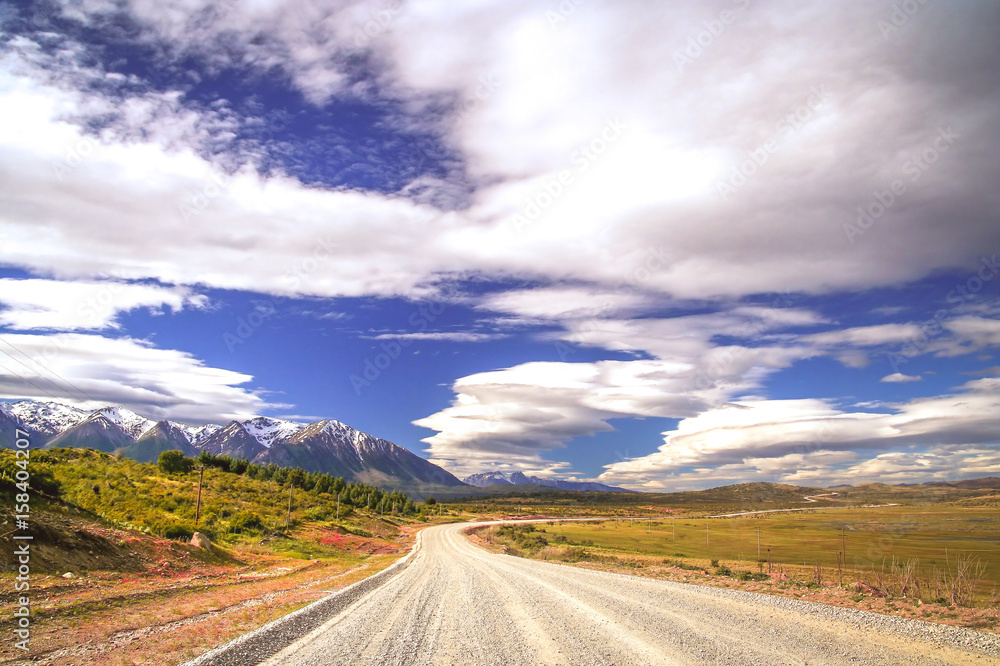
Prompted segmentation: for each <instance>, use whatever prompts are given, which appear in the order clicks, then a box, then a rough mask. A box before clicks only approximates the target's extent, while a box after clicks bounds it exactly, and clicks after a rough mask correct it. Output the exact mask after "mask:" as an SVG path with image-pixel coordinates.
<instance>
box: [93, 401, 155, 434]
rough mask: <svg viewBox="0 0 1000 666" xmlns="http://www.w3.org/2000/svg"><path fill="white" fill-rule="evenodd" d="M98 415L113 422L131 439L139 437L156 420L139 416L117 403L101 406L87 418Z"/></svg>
mask: <svg viewBox="0 0 1000 666" xmlns="http://www.w3.org/2000/svg"><path fill="white" fill-rule="evenodd" d="M99 416H103V417H104V418H106V419H107V420H109V421H111V422H112V423H114V424H115V425H116V426H118V427H119V428H121V429H122V430H124V431H125V432H126V433H128V434H129V435H130V436H131V437H132V439H139V438H140V437H141V436H142V433H144V432H146V431H147V430H149V429H150V428H152V427H153V426H154V425H156V421H152V420H150V419H147V418H145V417H144V416H139V415H138V414H136V413H135V412H133V411H132V410H131V409H126V408H125V407H121V406H119V405H111V406H108V407H102V408H101V409H99V410H97V411H96V412H94V413H93V414H91V415H90V416H89V417H88V420H89V419H96V418H98V417H99Z"/></svg>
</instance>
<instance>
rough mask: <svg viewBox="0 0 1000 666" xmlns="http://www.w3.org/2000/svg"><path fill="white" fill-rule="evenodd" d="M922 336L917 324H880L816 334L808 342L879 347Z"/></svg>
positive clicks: (826, 344)
mask: <svg viewBox="0 0 1000 666" xmlns="http://www.w3.org/2000/svg"><path fill="white" fill-rule="evenodd" d="M922 335H923V331H922V330H921V328H920V327H919V326H918V325H916V324H880V325H877V326H862V327H858V328H846V329H842V330H838V331H828V332H825V333H816V334H814V335H810V336H808V337H807V338H806V340H807V341H809V342H814V343H816V344H819V345H823V346H833V345H847V346H850V347H877V346H880V345H889V344H896V345H898V344H902V343H906V342H910V341H911V340H914V339H918V338H920V337H921V336H922Z"/></svg>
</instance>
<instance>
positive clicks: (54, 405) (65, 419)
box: [0, 400, 89, 435]
mask: <svg viewBox="0 0 1000 666" xmlns="http://www.w3.org/2000/svg"><path fill="white" fill-rule="evenodd" d="M0 407H2V408H3V410H4V411H5V412H7V413H8V414H10V415H12V416H14V417H16V418H17V419H19V420H20V421H21V422H22V423H23V424H24V425H26V426H28V427H29V428H30V429H31V430H34V431H35V432H40V433H43V434H45V435H56V434H58V433H60V432H63V431H64V430H68V429H69V428H72V427H73V426H75V425H77V424H78V423H81V422H82V421H84V420H85V419H86V418H87V416H88V415H89V412H85V411H84V410H82V409H77V408H76V407H70V406H69V405H63V404H61V403H58V402H41V401H38V400H20V401H18V402H6V403H3V404H2V405H0Z"/></svg>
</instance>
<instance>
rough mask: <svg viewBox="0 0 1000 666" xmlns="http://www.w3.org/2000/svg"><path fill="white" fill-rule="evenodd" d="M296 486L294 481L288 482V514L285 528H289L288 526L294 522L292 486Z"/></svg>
mask: <svg viewBox="0 0 1000 666" xmlns="http://www.w3.org/2000/svg"><path fill="white" fill-rule="evenodd" d="M294 486H295V484H294V483H289V484H288V514H287V515H286V516H285V529H288V526H289V525H291V524H292V487H294Z"/></svg>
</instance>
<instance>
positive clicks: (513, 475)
mask: <svg viewBox="0 0 1000 666" xmlns="http://www.w3.org/2000/svg"><path fill="white" fill-rule="evenodd" d="M462 482H463V483H467V484H469V485H470V486H476V487H477V488H486V487H488V486H526V485H529V484H531V485H536V486H546V487H548V488H557V489H559V490H596V491H599V492H625V493H630V492H632V491H631V490H626V489H625V488H618V487H617V486H607V485H605V484H603V483H596V482H594V481H563V480H562V479H548V478H544V477H540V476H527V475H525V474H524V473H523V472H486V473H484V474H473V475H471V476H467V477H465V478H464V479H462Z"/></svg>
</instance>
